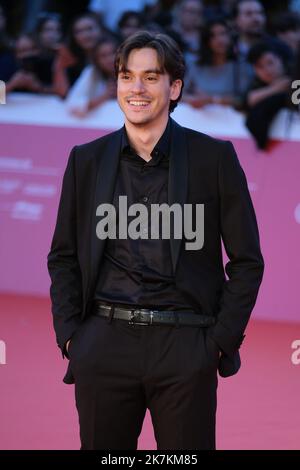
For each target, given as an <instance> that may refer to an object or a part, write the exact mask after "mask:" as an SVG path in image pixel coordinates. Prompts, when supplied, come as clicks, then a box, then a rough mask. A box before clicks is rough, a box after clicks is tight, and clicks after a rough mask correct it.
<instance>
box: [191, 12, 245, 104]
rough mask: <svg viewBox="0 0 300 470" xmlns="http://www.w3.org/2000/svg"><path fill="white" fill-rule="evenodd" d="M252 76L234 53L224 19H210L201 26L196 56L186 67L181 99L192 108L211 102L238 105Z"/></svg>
mask: <svg viewBox="0 0 300 470" xmlns="http://www.w3.org/2000/svg"><path fill="white" fill-rule="evenodd" d="M252 76H253V73H252V68H251V66H250V65H249V64H247V63H243V62H240V61H238V59H237V57H236V55H235V52H234V45H233V39H232V37H231V34H230V30H229V27H228V25H227V23H226V22H225V20H224V19H222V18H220V19H213V20H211V21H209V22H208V23H207V24H206V25H205V27H204V28H203V31H202V39H201V52H200V58H199V60H198V61H197V62H196V63H195V64H191V65H190V67H189V70H188V74H187V78H186V80H185V92H184V95H183V101H185V102H186V103H189V104H190V105H192V106H193V107H195V108H201V107H202V106H205V105H207V104H211V103H214V104H219V105H227V106H234V107H236V108H238V107H239V106H240V105H241V101H242V100H241V97H242V95H243V93H244V92H245V90H246V89H247V87H248V85H249V82H250V80H251V77H252Z"/></svg>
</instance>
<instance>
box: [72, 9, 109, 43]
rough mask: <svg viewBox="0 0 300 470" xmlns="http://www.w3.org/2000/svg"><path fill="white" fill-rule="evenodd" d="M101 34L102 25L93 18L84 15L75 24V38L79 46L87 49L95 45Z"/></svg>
mask: <svg viewBox="0 0 300 470" xmlns="http://www.w3.org/2000/svg"><path fill="white" fill-rule="evenodd" d="M101 34H102V31H101V27H100V25H99V24H98V23H97V21H96V20H94V19H93V18H89V17H82V18H80V19H79V20H77V21H76V23H75V24H74V26H73V35H74V39H75V41H76V43H77V44H78V46H79V47H81V48H82V49H83V50H85V51H89V50H91V49H93V47H95V45H96V43H97V41H98V40H99V39H100V37H101Z"/></svg>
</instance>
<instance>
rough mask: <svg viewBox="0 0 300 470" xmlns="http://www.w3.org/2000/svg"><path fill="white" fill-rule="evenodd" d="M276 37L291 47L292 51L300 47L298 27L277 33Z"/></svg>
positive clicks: (299, 30)
mask: <svg viewBox="0 0 300 470" xmlns="http://www.w3.org/2000/svg"><path fill="white" fill-rule="evenodd" d="M278 37H279V39H281V40H282V41H283V42H285V43H286V44H287V45H288V46H289V47H290V48H291V49H293V51H297V50H298V48H299V47H300V28H299V29H295V30H289V31H285V32H284V33H278Z"/></svg>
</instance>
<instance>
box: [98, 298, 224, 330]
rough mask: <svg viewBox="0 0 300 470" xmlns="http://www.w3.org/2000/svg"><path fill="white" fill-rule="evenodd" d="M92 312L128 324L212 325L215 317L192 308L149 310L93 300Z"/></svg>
mask: <svg viewBox="0 0 300 470" xmlns="http://www.w3.org/2000/svg"><path fill="white" fill-rule="evenodd" d="M93 314H94V315H98V316H101V317H108V318H109V319H112V318H116V319H119V320H125V321H128V323H129V324H130V325H161V324H168V325H176V326H179V325H185V326H212V325H214V324H215V317H212V316H209V315H202V314H200V313H196V312H194V311H193V310H179V311H174V310H171V311H170V310H151V309H147V308H137V309H129V308H123V307H122V308H121V307H116V306H115V305H114V304H112V305H104V304H101V303H98V302H95V304H94V309H93Z"/></svg>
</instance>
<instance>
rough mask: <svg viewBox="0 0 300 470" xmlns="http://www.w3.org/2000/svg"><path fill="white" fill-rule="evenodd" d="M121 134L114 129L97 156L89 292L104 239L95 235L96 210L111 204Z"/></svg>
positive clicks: (96, 270)
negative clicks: (100, 206)
mask: <svg viewBox="0 0 300 470" xmlns="http://www.w3.org/2000/svg"><path fill="white" fill-rule="evenodd" d="M121 136H122V128H121V129H119V130H118V131H116V132H115V133H114V135H113V136H112V138H110V139H108V142H107V144H106V146H105V148H104V149H103V150H102V151H101V155H98V156H97V162H96V164H97V168H96V171H97V176H96V187H95V196H94V204H93V211H92V217H91V251H90V266H91V277H90V282H89V292H91V291H92V290H93V288H94V287H95V282H96V279H97V274H98V268H99V264H100V261H101V257H102V254H103V250H104V246H105V241H106V240H101V239H99V238H98V237H97V235H96V225H97V223H98V222H99V218H98V217H97V216H96V210H97V207H98V206H99V205H100V204H103V203H110V204H111V203H112V201H113V195H114V188H115V184H116V178H117V172H118V166H119V156H120V149H121Z"/></svg>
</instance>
